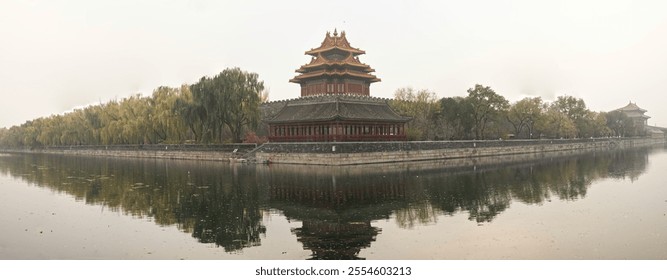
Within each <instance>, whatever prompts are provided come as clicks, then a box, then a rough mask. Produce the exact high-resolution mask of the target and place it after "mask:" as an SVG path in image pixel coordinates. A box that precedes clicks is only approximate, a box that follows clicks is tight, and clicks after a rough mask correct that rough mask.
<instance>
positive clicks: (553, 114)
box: [390, 84, 645, 140]
mask: <svg viewBox="0 0 667 280" xmlns="http://www.w3.org/2000/svg"><path fill="white" fill-rule="evenodd" d="M467 92H468V95H467V96H455V97H444V98H441V99H437V95H436V94H435V92H433V91H429V90H418V91H417V90H415V89H413V88H410V87H407V88H400V89H398V90H397V91H396V92H395V94H394V99H393V100H392V101H391V102H390V103H391V105H392V107H393V108H394V109H395V110H396V111H397V112H398V113H400V114H402V115H407V116H411V117H413V120H412V121H411V122H410V123H408V124H407V127H406V133H407V135H408V139H409V140H469V139H478V140H482V139H500V138H502V139H508V138H516V139H536V138H589V137H616V136H620V137H632V136H643V135H644V134H645V132H644V131H642V130H641V129H640V128H638V127H636V126H635V124H634V122H633V121H632V119H630V118H628V117H627V116H626V115H625V114H624V113H622V112H620V111H612V112H594V111H591V110H590V109H588V108H587V107H586V103H585V102H584V100H582V99H581V98H575V97H572V96H567V95H564V96H559V97H557V98H556V100H554V101H552V102H548V101H544V100H542V98H541V97H526V98H524V99H521V100H519V101H516V102H514V103H510V102H509V101H508V100H507V99H506V98H505V97H503V96H502V95H499V94H497V93H496V92H495V91H494V90H493V89H491V88H490V87H488V86H483V85H479V84H478V85H475V86H474V87H473V88H470V89H468V90H467Z"/></svg>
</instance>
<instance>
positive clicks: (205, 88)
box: [191, 68, 264, 142]
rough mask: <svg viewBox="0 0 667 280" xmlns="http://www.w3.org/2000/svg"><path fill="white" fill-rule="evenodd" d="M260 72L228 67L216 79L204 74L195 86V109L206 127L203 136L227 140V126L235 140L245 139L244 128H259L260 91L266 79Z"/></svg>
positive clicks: (192, 87) (193, 93)
mask: <svg viewBox="0 0 667 280" xmlns="http://www.w3.org/2000/svg"><path fill="white" fill-rule="evenodd" d="M258 77H259V76H258V75H257V74H256V73H249V72H246V71H242V70H241V69H239V68H228V69H225V70H224V71H222V72H221V73H220V74H218V75H216V76H214V77H213V78H209V77H202V78H201V79H200V80H199V82H197V83H196V84H194V85H192V86H191V91H192V97H193V106H195V107H198V108H199V109H198V110H197V109H195V110H194V111H199V112H200V113H199V114H198V115H199V116H200V118H202V123H203V124H204V126H205V128H206V129H205V131H204V132H203V133H204V135H203V137H204V138H205V139H206V138H218V139H219V140H220V141H222V140H223V137H222V133H223V131H224V126H226V127H227V128H228V129H229V131H230V134H231V137H232V141H233V142H241V136H242V135H243V129H244V128H246V127H248V128H251V129H255V128H256V127H257V125H258V123H259V104H260V94H261V93H262V91H263V90H264V82H262V81H259V80H258Z"/></svg>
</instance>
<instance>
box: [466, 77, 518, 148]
mask: <svg viewBox="0 0 667 280" xmlns="http://www.w3.org/2000/svg"><path fill="white" fill-rule="evenodd" d="M466 98H467V99H468V101H469V102H470V104H471V106H472V118H473V121H474V126H473V129H474V131H475V139H483V138H484V136H485V134H484V132H485V129H486V127H487V124H488V123H489V122H492V121H496V120H497V119H498V117H499V116H500V115H501V112H502V111H505V110H507V108H508V107H509V102H508V101H507V99H505V97H503V96H501V95H498V94H496V92H495V91H493V89H491V88H490V87H485V86H482V85H475V87H474V88H470V89H468V97H466Z"/></svg>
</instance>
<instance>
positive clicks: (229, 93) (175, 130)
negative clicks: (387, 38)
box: [0, 68, 643, 148]
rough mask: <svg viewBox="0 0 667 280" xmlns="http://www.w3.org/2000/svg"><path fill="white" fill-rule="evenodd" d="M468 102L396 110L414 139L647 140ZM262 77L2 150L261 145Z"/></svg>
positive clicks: (479, 91) (114, 109)
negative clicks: (81, 146)
mask: <svg viewBox="0 0 667 280" xmlns="http://www.w3.org/2000/svg"><path fill="white" fill-rule="evenodd" d="M467 92H468V95H467V96H463V97H461V96H455V97H444V98H441V99H437V95H436V94H435V92H432V91H429V90H419V91H416V90H414V89H413V88H400V89H398V90H397V91H396V92H395V94H394V99H392V100H391V101H390V105H391V107H392V108H394V109H395V110H396V111H397V112H398V113H400V114H402V115H405V116H410V117H412V118H413V120H412V121H410V122H409V123H408V124H407V129H406V131H407V134H408V139H409V140H467V139H499V138H503V139H508V138H517V139H519V138H520V139H534V138H575V137H576V138H588V137H609V136H624V137H628V136H640V135H642V134H643V131H640V130H639V129H638V128H637V127H635V125H634V123H633V121H632V120H631V119H629V118H627V116H626V115H625V114H623V113H621V112H618V111H612V112H608V113H605V112H593V111H591V110H589V109H588V108H587V107H586V104H585V102H584V101H583V100H582V99H578V98H574V97H572V96H559V97H558V98H557V99H556V100H555V101H553V102H546V101H544V100H542V98H540V97H527V98H524V99H522V100H519V101H517V102H514V103H510V102H509V101H508V100H507V99H506V98H505V97H503V96H502V95H499V94H497V93H496V92H495V91H494V90H493V89H491V88H490V87H488V86H482V85H475V86H474V87H473V88H470V89H468V90H467ZM267 99H268V93H266V91H264V82H263V81H260V80H259V77H258V75H257V74H256V73H250V72H246V71H243V70H241V69H239V68H228V69H225V70H224V71H222V72H221V73H219V74H217V75H215V76H213V77H206V76H205V77H202V78H201V79H200V80H199V81H198V82H196V83H194V84H192V85H187V84H186V85H182V86H180V87H165V86H162V87H158V88H157V89H155V90H154V91H153V93H152V95H151V96H145V97H144V96H141V95H139V94H136V95H133V96H130V97H127V98H123V99H121V100H120V101H118V100H113V101H110V102H107V103H104V104H99V105H92V106H88V107H85V108H83V109H75V110H73V111H72V112H69V113H65V114H61V115H52V116H50V117H43V118H38V119H34V120H30V121H27V122H25V123H23V124H21V125H18V126H13V127H11V128H0V146H4V147H13V148H36V147H44V146H63V145H123V144H158V143H165V144H180V143H201V144H208V143H228V142H234V143H238V142H242V141H250V142H258V141H259V142H261V141H263V140H262V139H260V138H259V137H257V135H265V134H266V133H265V132H263V131H261V130H262V129H265V128H258V127H259V123H260V122H261V120H260V118H261V117H260V116H261V112H260V104H261V103H262V102H265V101H267Z"/></svg>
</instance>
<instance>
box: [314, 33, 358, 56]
mask: <svg viewBox="0 0 667 280" xmlns="http://www.w3.org/2000/svg"><path fill="white" fill-rule="evenodd" d="M334 49H339V50H342V51H345V52H349V53H352V54H353V55H360V54H365V53H366V52H365V51H362V50H360V49H357V48H353V47H352V46H351V45H350V42H348V41H347V38H346V37H345V31H341V32H340V36H338V31H336V30H334V33H333V36H331V33H329V32H327V35H326V36H325V37H324V41H322V44H321V45H320V46H319V47H317V48H314V49H310V50H309V51H306V54H308V55H313V56H314V55H317V54H318V53H322V52H327V51H331V50H334Z"/></svg>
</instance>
